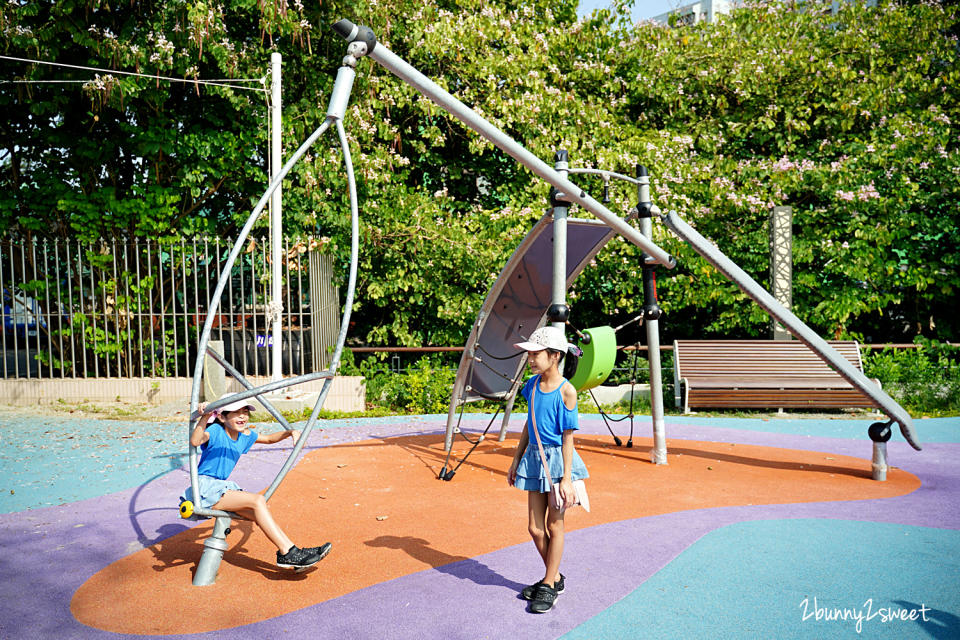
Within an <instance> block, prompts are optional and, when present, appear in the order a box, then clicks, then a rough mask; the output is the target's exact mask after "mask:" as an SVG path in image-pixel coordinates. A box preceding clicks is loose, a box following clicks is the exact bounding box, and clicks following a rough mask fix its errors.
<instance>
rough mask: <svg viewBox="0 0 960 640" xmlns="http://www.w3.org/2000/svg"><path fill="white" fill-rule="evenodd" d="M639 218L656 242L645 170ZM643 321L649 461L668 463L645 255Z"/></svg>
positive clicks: (641, 170)
mask: <svg viewBox="0 0 960 640" xmlns="http://www.w3.org/2000/svg"><path fill="white" fill-rule="evenodd" d="M637 180H638V186H637V215H638V217H639V220H640V233H642V234H643V235H644V236H646V237H647V238H650V239H651V240H652V239H653V219H652V215H653V203H652V202H650V178H649V176H648V175H647V169H646V167H643V166H640V167H637ZM642 259H643V268H642V274H643V320H644V325H646V331H647V362H648V363H649V365H650V418H651V420H652V422H653V448H652V449H651V450H650V462H652V463H654V464H667V438H666V426H665V422H664V419H663V381H662V380H661V377H660V327H659V319H660V305H658V304H657V282H656V273H655V272H654V267H653V264H652V262H653V261H652V260H651V259H650V258H649V256H647V254H643V258H642Z"/></svg>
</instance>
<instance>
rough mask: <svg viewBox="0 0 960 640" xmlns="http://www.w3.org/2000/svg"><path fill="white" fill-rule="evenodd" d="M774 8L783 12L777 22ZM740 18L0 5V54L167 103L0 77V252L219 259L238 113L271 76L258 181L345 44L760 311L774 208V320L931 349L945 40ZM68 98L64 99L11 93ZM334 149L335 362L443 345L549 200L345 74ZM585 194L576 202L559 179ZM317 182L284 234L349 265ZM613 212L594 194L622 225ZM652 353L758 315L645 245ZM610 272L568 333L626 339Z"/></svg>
mask: <svg viewBox="0 0 960 640" xmlns="http://www.w3.org/2000/svg"><path fill="white" fill-rule="evenodd" d="M791 4H792V3H791ZM828 4H829V3H826V4H824V3H817V2H808V3H805V4H804V7H805V9H804V10H803V11H796V10H794V9H793V8H791V7H790V6H786V5H784V4H782V3H778V2H764V3H753V4H749V5H748V6H746V7H744V8H742V9H737V10H735V11H734V12H733V13H732V14H731V15H730V16H728V17H725V18H723V19H722V20H721V21H719V22H718V23H716V24H711V25H697V26H695V27H685V28H677V29H670V28H666V27H663V26H659V25H654V24H650V23H643V24H639V25H636V26H634V25H630V24H629V23H627V22H626V21H625V16H626V15H627V14H626V11H625V10H624V9H623V7H620V8H619V9H615V10H613V11H600V12H597V13H595V14H594V15H593V16H592V17H590V18H589V19H587V20H581V21H578V20H577V19H576V15H575V8H576V3H575V2H574V1H572V0H533V1H532V2H523V3H519V2H500V3H489V2H480V1H479V0H460V1H459V2H457V3H456V4H453V3H447V2H443V3H439V4H429V3H427V4H424V3H414V2H409V1H407V0H387V1H386V2H383V1H381V2H360V3H350V4H343V3H339V2H334V3H323V4H321V5H320V6H316V5H315V4H312V3H311V4H310V5H309V6H306V5H301V4H299V2H297V3H294V4H292V5H291V4H289V3H287V2H286V1H285V0H279V2H277V3H258V4H252V3H249V2H241V1H239V0H232V1H225V2H222V3H219V4H218V3H207V2H196V3H162V4H147V5H142V4H135V5H129V6H126V5H124V6H119V5H118V6H116V7H113V6H112V5H107V4H106V3H103V2H102V1H101V0H87V1H86V2H70V3H68V2H65V1H58V2H48V3H39V2H24V3H6V4H5V5H3V7H2V8H0V29H2V36H0V49H2V52H3V54H4V55H8V56H15V57H21V58H31V59H39V60H46V61H54V62H60V63H65V62H69V63H73V64H82V65H88V66H93V67H98V68H105V69H115V70H117V71H120V70H127V71H139V72H143V73H148V74H155V75H157V76H163V77H170V78H178V79H181V80H188V81H193V80H197V81H199V80H203V79H213V78H231V79H233V80H234V81H233V82H231V83H229V84H231V85H232V86H230V87H224V86H212V85H203V84H199V83H193V82H168V81H166V80H158V79H157V78H144V77H138V76H126V75H120V74H119V73H105V74H101V75H100V77H99V78H96V77H94V76H92V75H91V74H90V73H89V72H81V71H79V70H73V71H70V70H64V69H63V68H56V67H49V66H44V65H38V64H26V63H22V62H11V61H2V64H3V65H4V69H5V74H4V75H5V77H7V78H11V79H12V78H19V79H23V80H30V81H33V82H34V83H33V84H7V85H0V107H2V109H0V110H2V113H3V116H0V117H2V118H4V125H5V126H4V127H2V128H0V225H3V228H5V229H7V230H10V231H16V232H19V233H21V234H28V233H41V232H42V233H49V232H51V231H52V232H55V233H60V234H62V235H70V236H74V235H78V236H81V237H96V236H99V235H108V234H117V233H122V234H127V235H132V236H146V237H156V236H164V235H168V236H173V235H177V234H192V233H198V232H216V233H222V234H223V235H226V236H229V235H231V234H232V233H233V229H235V225H236V223H237V222H238V221H242V220H244V219H245V218H246V216H247V215H248V213H249V209H250V206H251V202H253V201H256V200H257V199H258V198H259V196H260V194H261V193H262V191H263V189H264V188H265V186H266V183H267V178H266V176H267V173H268V168H267V166H266V159H265V158H266V149H267V144H266V140H267V135H266V102H265V94H264V93H262V92H255V91H249V90H241V89H239V88H236V87H239V86H244V87H253V88H263V86H262V85H259V84H258V83H247V84H243V85H241V84H239V82H238V81H239V80H244V79H256V78H261V77H264V76H265V74H266V70H267V66H268V61H269V54H270V52H271V51H275V50H276V51H280V52H281V53H282V54H283V60H284V88H283V93H284V97H283V99H284V105H285V109H284V111H285V114H284V131H283V133H284V140H285V150H286V152H287V153H290V151H291V150H292V149H293V148H295V147H296V146H298V145H299V143H300V141H302V140H303V139H304V138H305V137H306V136H307V135H308V134H309V133H310V132H311V131H312V130H313V129H314V128H315V127H317V126H318V125H319V124H320V123H321V122H322V120H323V118H324V116H325V110H326V106H327V100H328V97H329V94H330V89H331V87H332V82H333V78H334V75H335V70H336V68H337V66H339V64H340V60H341V58H342V57H343V55H344V53H345V46H344V43H343V42H342V41H341V40H340V39H338V38H336V37H335V36H333V35H332V33H331V32H330V31H329V30H328V25H330V24H332V23H333V22H334V21H336V20H337V19H339V18H343V17H346V18H350V19H352V20H354V21H355V22H357V23H359V24H366V25H369V26H370V27H372V28H373V30H374V32H375V33H376V34H377V36H378V38H380V39H381V41H383V42H384V43H385V44H386V45H387V46H389V47H390V48H391V49H392V50H393V51H394V52H396V53H397V54H398V55H400V56H401V57H403V58H405V59H406V60H408V61H409V62H411V63H412V64H413V65H414V66H415V67H417V68H418V69H420V70H421V71H422V72H423V73H424V74H426V75H427V76H429V77H431V78H434V79H435V80H436V81H437V82H438V83H440V84H441V85H443V86H444V87H445V88H446V89H447V90H448V91H450V92H451V93H452V94H454V95H455V96H456V97H458V98H459V99H460V100H462V101H463V102H465V103H466V104H467V105H469V106H471V107H473V108H474V109H476V110H477V111H478V112H479V113H481V114H482V115H483V116H485V117H486V118H487V119H489V120H491V121H492V122H493V123H494V124H496V125H497V126H499V127H500V128H502V129H503V130H505V131H506V132H507V133H509V134H510V135H512V136H514V137H515V138H517V139H518V140H520V141H522V142H523V143H524V144H525V145H526V146H527V147H528V148H529V149H530V150H531V151H533V152H534V153H536V154H537V155H538V156H540V157H541V158H545V159H549V158H551V157H552V155H553V153H554V151H556V150H557V149H567V150H568V151H569V152H570V157H571V162H572V164H574V165H579V166H583V165H592V166H596V167H601V168H605V169H610V170H614V171H620V172H624V173H633V171H634V168H635V166H636V165H637V164H644V165H646V166H647V167H648V168H649V169H650V172H651V175H652V176H653V186H652V195H653V196H654V200H655V201H656V202H657V203H658V205H659V206H660V207H661V209H663V210H668V209H676V210H677V211H679V212H680V213H681V215H683V216H684V217H686V218H687V219H689V220H691V222H692V223H693V224H694V225H695V226H696V227H697V228H698V229H699V230H700V231H701V233H703V234H704V235H706V236H708V237H710V238H712V239H713V240H714V241H715V242H716V243H717V244H718V245H719V246H720V247H721V249H722V250H723V251H724V252H725V253H727V254H728V255H729V256H730V257H731V258H732V259H734V260H735V261H736V262H738V263H739V264H740V265H741V266H742V267H743V268H744V269H745V270H746V271H748V272H749V273H751V274H752V275H753V276H754V277H755V278H756V279H757V280H759V281H760V282H765V281H766V280H767V269H768V248H767V247H768V243H767V231H766V224H767V216H768V215H769V211H770V208H771V207H772V206H774V205H779V204H785V205H791V206H793V207H794V216H795V217H794V220H795V238H794V273H795V278H794V301H795V311H796V312H797V313H798V315H800V317H801V318H802V319H804V320H805V321H807V322H808V323H809V324H811V325H812V326H814V327H815V328H816V329H817V330H819V331H821V332H825V333H829V334H833V335H861V336H864V337H869V338H872V339H875V340H881V339H890V338H894V339H901V338H904V337H909V336H911V335H914V334H916V333H920V332H922V333H924V334H926V335H931V336H937V337H940V338H947V339H956V337H957V335H958V327H960V325H958V323H957V320H956V318H955V314H952V313H951V310H952V308H953V307H954V306H955V301H956V293H955V292H956V290H957V287H958V286H960V281H958V279H960V276H958V265H957V261H958V254H957V252H956V250H955V247H956V246H957V242H958V240H960V238H958V231H957V221H956V220H957V216H956V214H955V204H954V203H955V202H957V200H958V199H957V195H958V194H957V190H958V186H957V184H958V181H957V175H956V173H957V171H958V165H960V162H958V158H960V156H958V152H957V146H958V128H957V126H956V124H955V123H956V122H957V119H958V118H960V114H958V113H957V86H958V69H957V59H958V56H957V40H956V35H955V34H956V25H957V15H956V10H955V9H953V8H949V9H948V8H945V7H943V6H941V5H939V4H935V3H922V4H916V5H911V6H901V5H899V4H895V3H889V2H887V3H880V6H879V7H878V8H876V9H866V8H863V7H860V6H858V5H856V4H849V5H847V4H844V6H843V9H842V10H841V12H840V13H838V14H836V15H832V14H830V13H829V12H824V11H823V9H824V7H826V6H827V5H828ZM55 78H56V79H70V78H73V79H77V80H83V82H85V83H86V84H85V85H83V88H82V89H80V88H77V87H72V88H71V87H65V86H63V85H48V84H39V83H37V81H40V80H49V79H55ZM346 127H347V130H348V132H349V137H350V141H351V145H352V147H353V150H354V160H355V163H356V165H357V171H358V178H359V182H360V184H359V188H360V192H361V193H360V196H361V207H362V213H361V219H362V226H363V238H362V244H361V247H362V250H361V251H362V254H361V261H362V262H361V270H360V274H361V279H360V283H359V287H360V289H359V291H358V296H357V303H356V309H355V312H354V318H355V320H356V323H357V326H356V327H355V329H354V331H353V335H355V336H358V337H359V339H360V340H361V341H364V342H373V343H380V344H384V343H385V344H404V345H415V344H458V343H461V342H462V341H463V339H464V338H465V336H466V333H467V332H468V331H469V328H470V324H471V322H472V320H473V318H474V317H475V314H476V311H477V309H478V308H479V306H480V303H481V302H482V299H483V296H484V295H485V293H486V290H487V288H488V287H489V285H490V284H491V283H492V281H493V279H494V278H495V277H496V274H497V273H498V272H499V270H500V269H501V267H502V265H503V263H504V262H505V261H506V259H507V258H508V256H509V255H510V253H511V252H512V251H513V249H514V247H516V245H517V243H518V242H519V240H520V238H521V237H522V236H523V234H524V233H526V231H527V230H528V229H529V228H530V226H531V224H532V223H533V221H534V220H536V219H537V218H538V217H539V216H540V215H541V214H542V212H543V210H544V209H545V208H546V207H547V206H548V199H547V198H548V193H547V192H548V187H547V186H546V185H544V184H542V183H541V182H539V181H538V180H536V179H535V178H534V177H533V176H532V175H531V174H529V173H528V172H527V171H526V170H524V169H523V168H522V167H519V166H518V165H517V164H516V163H515V162H514V161H513V160H512V159H510V158H508V157H506V156H505V155H504V154H503V153H501V152H500V151H499V150H497V149H495V148H493V147H491V146H490V145H489V144H488V143H486V141H484V140H483V139H481V138H479V137H478V136H476V135H474V134H473V133H472V132H469V131H468V130H466V129H465V128H464V127H463V126H462V125H461V124H460V123H459V122H458V121H456V120H455V119H453V118H452V117H451V116H449V115H448V114H446V113H445V112H443V111H442V110H441V109H439V108H438V107H436V106H435V105H433V104H431V103H429V102H428V101H427V100H426V99H424V98H423V97H421V96H419V95H418V94H417V93H416V92H415V91H414V90H413V89H412V88H410V87H408V86H406V85H405V84H403V83H401V82H400V81H399V80H397V79H396V78H394V77H392V76H391V75H390V74H389V73H388V72H386V71H384V70H383V69H381V68H379V67H378V66H377V65H376V64H374V63H372V62H371V61H361V64H360V65H359V67H358V76H357V81H356V84H355V88H354V92H353V97H352V100H351V105H350V107H349V109H348V112H347V116H346ZM578 181H580V182H581V183H582V184H583V185H584V187H585V188H587V189H589V190H591V192H593V193H594V194H595V195H599V192H600V187H601V184H600V182H599V180H596V179H589V178H583V179H582V180H581V179H580V178H578ZM345 182H346V181H345V178H344V177H343V168H342V163H341V160H340V157H339V151H338V149H337V145H336V144H335V143H334V141H333V140H332V139H327V140H324V141H321V142H320V143H318V145H317V146H316V147H315V148H314V149H313V150H312V151H311V152H310V154H309V155H308V156H307V157H305V159H304V161H302V162H301V163H300V164H299V165H298V167H297V168H296V170H295V171H294V172H293V174H292V175H291V176H290V179H289V180H288V181H287V183H286V184H285V185H284V214H285V225H286V228H287V230H288V231H291V232H303V233H311V234H315V235H322V236H327V237H329V238H331V239H332V240H331V243H330V245H329V246H330V247H332V250H333V251H335V252H336V254H337V256H338V257H339V259H340V261H341V264H342V263H343V261H345V260H346V258H347V255H348V232H349V222H348V216H347V214H346V196H345ZM635 199H636V194H635V192H633V191H632V190H618V191H616V192H615V193H614V194H613V203H612V204H611V207H615V208H616V209H617V210H620V211H622V212H623V213H624V214H625V213H626V211H627V210H628V209H629V207H630V206H632V204H634V202H635ZM655 234H656V236H655V240H656V241H657V242H658V243H660V244H661V245H662V246H664V247H665V248H666V249H668V250H669V251H671V252H672V253H674V254H676V255H677V256H678V257H679V259H680V266H679V267H678V268H677V269H676V270H674V271H673V272H669V273H667V272H662V273H661V274H660V277H661V281H660V298H661V304H662V306H663V307H664V309H665V310H666V311H667V318H666V321H665V322H664V324H663V327H664V330H665V332H666V338H667V339H669V338H670V337H671V336H678V337H689V336H703V335H723V336H730V337H744V336H755V335H763V334H764V333H765V332H766V322H767V321H766V316H765V314H763V312H762V311H760V310H759V309H758V308H757V307H756V306H755V305H752V304H748V302H749V301H748V300H747V299H746V297H745V296H744V295H743V294H741V293H740V292H739V291H738V290H737V289H736V288H735V287H734V286H733V285H732V284H730V283H728V282H727V281H726V280H725V279H724V278H723V277H722V276H720V275H719V274H717V273H716V272H715V271H714V270H713V269H712V268H710V267H709V266H707V265H706V264H705V263H704V262H702V261H701V260H700V259H699V258H698V257H697V256H695V254H694V253H693V251H692V250H691V249H689V248H687V247H686V246H684V245H682V243H680V242H679V241H678V240H676V239H675V238H673V237H671V236H670V235H669V234H668V232H666V231H665V230H664V229H663V228H662V226H660V225H657V226H656V227H655ZM639 261H640V255H639V250H638V249H637V248H636V247H634V246H632V245H630V244H628V243H625V242H621V241H615V242H613V243H611V245H610V247H609V248H608V249H607V250H605V251H604V252H602V253H601V254H600V255H599V256H598V258H597V261H596V265H595V266H594V267H592V268H590V269H588V270H587V271H586V272H585V273H584V275H583V276H581V278H580V281H579V282H578V283H577V285H576V288H575V291H574V292H573V293H572V295H571V298H572V303H573V306H574V313H575V315H574V318H573V319H574V320H575V322H576V323H577V324H579V325H581V326H584V325H591V324H600V323H607V322H610V321H611V316H612V317H613V321H617V320H619V319H621V318H622V317H624V316H626V315H627V314H632V313H636V312H637V311H638V310H639V308H640V305H641V303H642V301H641V300H640V298H639V295H640V294H639V289H640V286H639V278H638V266H639V264H640V263H639Z"/></svg>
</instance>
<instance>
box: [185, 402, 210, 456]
mask: <svg viewBox="0 0 960 640" xmlns="http://www.w3.org/2000/svg"><path fill="white" fill-rule="evenodd" d="M204 407H205V405H200V407H199V411H200V418H199V419H198V420H197V426H195V427H194V428H193V431H192V432H191V433H190V445H191V446H193V447H199V446H200V445H202V444H204V443H205V442H206V441H207V440H209V439H210V434H209V433H207V425H208V424H210V420H211V419H212V418H213V416H214V414H213V413H206V412H205V411H204Z"/></svg>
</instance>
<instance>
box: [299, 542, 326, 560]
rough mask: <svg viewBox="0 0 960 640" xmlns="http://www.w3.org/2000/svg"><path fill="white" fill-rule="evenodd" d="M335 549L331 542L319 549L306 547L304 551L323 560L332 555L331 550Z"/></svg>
mask: <svg viewBox="0 0 960 640" xmlns="http://www.w3.org/2000/svg"><path fill="white" fill-rule="evenodd" d="M332 548H333V545H332V544H330V543H329V542H324V543H323V544H322V545H320V546H319V547H304V548H303V551H304V552H305V553H309V554H313V555H316V556H317V560H323V559H324V558H326V557H327V554H328V553H330V549H332Z"/></svg>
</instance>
